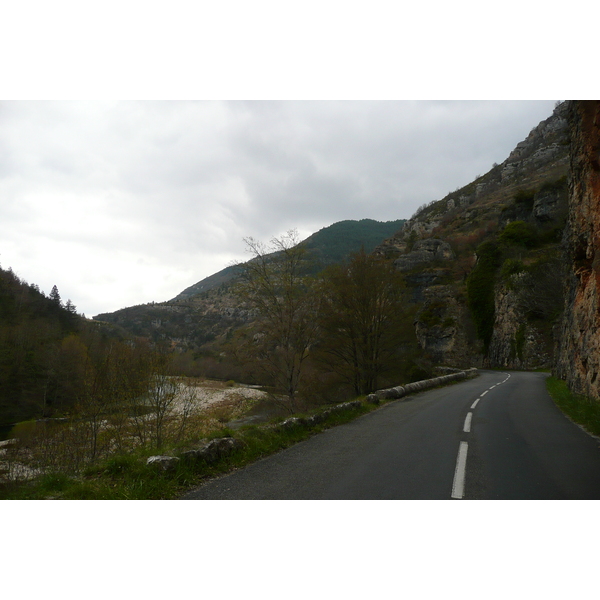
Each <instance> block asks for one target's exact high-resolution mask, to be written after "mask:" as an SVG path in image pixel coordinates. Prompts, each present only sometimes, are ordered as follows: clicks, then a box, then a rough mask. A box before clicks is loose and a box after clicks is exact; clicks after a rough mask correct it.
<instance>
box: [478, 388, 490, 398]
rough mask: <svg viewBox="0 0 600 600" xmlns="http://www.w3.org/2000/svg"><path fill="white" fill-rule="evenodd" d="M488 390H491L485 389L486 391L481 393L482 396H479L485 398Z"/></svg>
mask: <svg viewBox="0 0 600 600" xmlns="http://www.w3.org/2000/svg"><path fill="white" fill-rule="evenodd" d="M488 392H489V390H485V392H483V394H481V396H479V397H480V398H483V397H484V396H485V395H486V394H487V393H488Z"/></svg>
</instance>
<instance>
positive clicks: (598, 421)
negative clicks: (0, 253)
mask: <svg viewBox="0 0 600 600" xmlns="http://www.w3.org/2000/svg"><path fill="white" fill-rule="evenodd" d="M546 388H547V389H548V393H549V394H550V396H551V398H552V400H554V403H555V404H556V406H558V408H560V409H561V410H562V411H563V412H564V413H565V414H566V415H567V416H568V417H570V418H571V419H572V420H573V421H574V422H575V423H578V424H579V425H581V426H582V427H584V429H586V431H588V432H589V433H591V434H593V435H597V436H600V402H597V401H596V400H593V399H592V398H588V397H586V396H582V395H581V394H575V393H573V392H571V390H569V388H568V386H567V382H566V381H563V380H562V379H557V378H556V377H547V378H546Z"/></svg>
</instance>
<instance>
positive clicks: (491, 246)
mask: <svg viewBox="0 0 600 600" xmlns="http://www.w3.org/2000/svg"><path fill="white" fill-rule="evenodd" d="M476 254H477V264H476V265H475V268H474V269H473V271H472V272H471V274H470V275H469V277H468V278H467V298H468V303H469V308H470V309H471V313H472V315H473V321H474V322H475V327H476V330H477V337H478V338H479V339H481V340H483V344H484V349H485V352H486V354H487V350H488V348H489V345H490V341H491V339H492V332H493V329H494V312H495V305H494V300H495V296H494V284H495V277H496V271H497V270H498V267H499V266H500V263H501V258H502V254H501V251H500V248H499V247H498V245H497V244H496V243H495V242H493V241H487V242H483V243H482V244H480V245H479V246H478V247H477V250H476Z"/></svg>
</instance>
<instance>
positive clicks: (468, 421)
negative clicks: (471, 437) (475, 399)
mask: <svg viewBox="0 0 600 600" xmlns="http://www.w3.org/2000/svg"><path fill="white" fill-rule="evenodd" d="M472 418H473V413H472V412H470V413H467V416H466V417H465V424H464V426H463V431H464V432H465V433H470V432H471V419H472Z"/></svg>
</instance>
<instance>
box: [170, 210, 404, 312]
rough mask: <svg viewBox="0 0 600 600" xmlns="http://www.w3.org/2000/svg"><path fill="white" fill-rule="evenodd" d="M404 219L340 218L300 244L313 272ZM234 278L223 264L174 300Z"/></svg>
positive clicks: (374, 241) (368, 246)
mask: <svg viewBox="0 0 600 600" xmlns="http://www.w3.org/2000/svg"><path fill="white" fill-rule="evenodd" d="M404 222H405V219H400V220H398V221H385V222H381V221H374V220H373V219H362V220H360V221H339V222H338V223H334V224H333V225H329V227H324V228H323V229H320V230H319V231H317V232H316V233H313V234H312V235H311V236H309V237H307V238H306V239H305V240H304V241H303V242H302V244H303V245H304V246H305V247H306V248H307V249H308V251H309V252H310V254H311V260H313V261H314V263H315V271H318V270H320V269H322V268H323V267H326V266H327V265H331V264H334V263H339V262H342V261H343V260H344V259H345V258H346V257H348V256H349V255H350V254H351V253H352V252H357V251H358V250H360V248H361V246H363V247H364V249H365V251H366V252H371V251H372V250H373V249H374V248H375V246H377V245H378V244H380V243H381V241H382V240H383V239H385V238H386V237H389V236H391V235H393V234H394V233H396V232H397V231H399V230H400V229H401V228H402V225H403V224H404ZM234 278H235V268H234V267H226V268H225V269H223V270H222V271H219V272H218V273H215V274H214V275H210V276H209V277H206V278H205V279H203V280H202V281H199V282H198V283H195V284H194V285H191V286H190V287H188V288H186V289H185V290H183V292H181V293H180V294H178V295H177V296H175V298H173V301H175V300H186V299H188V298H191V297H193V296H195V295H197V294H201V293H203V292H208V291H210V290H213V289H215V288H218V287H219V286H221V285H223V284H226V283H229V282H230V281H231V280H232V279H234Z"/></svg>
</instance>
